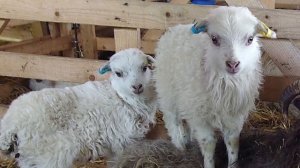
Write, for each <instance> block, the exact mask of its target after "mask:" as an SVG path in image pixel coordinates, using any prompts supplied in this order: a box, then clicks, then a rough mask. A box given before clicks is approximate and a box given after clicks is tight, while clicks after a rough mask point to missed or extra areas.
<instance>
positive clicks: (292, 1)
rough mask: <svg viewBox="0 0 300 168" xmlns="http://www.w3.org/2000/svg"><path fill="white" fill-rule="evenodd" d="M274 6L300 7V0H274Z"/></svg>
mask: <svg viewBox="0 0 300 168" xmlns="http://www.w3.org/2000/svg"><path fill="white" fill-rule="evenodd" d="M275 7H276V8H285V9H300V0H276V4H275Z"/></svg>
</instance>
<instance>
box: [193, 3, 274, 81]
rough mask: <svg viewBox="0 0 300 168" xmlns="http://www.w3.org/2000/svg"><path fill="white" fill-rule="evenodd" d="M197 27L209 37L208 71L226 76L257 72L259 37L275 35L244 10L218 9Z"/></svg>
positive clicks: (234, 8)
mask: <svg viewBox="0 0 300 168" xmlns="http://www.w3.org/2000/svg"><path fill="white" fill-rule="evenodd" d="M195 26H197V27H198V28H202V29H203V30H204V32H206V33H207V35H208V38H209V42H208V45H207V57H206V58H205V59H206V60H205V61H206V64H205V66H206V67H205V68H206V69H210V70H212V71H216V72H218V73H222V74H225V75H233V74H238V73H242V72H249V71H250V72H251V70H253V69H255V68H256V67H257V64H258V63H259V62H260V56H261V51H260V45H259V42H258V36H259V34H262V33H265V34H266V33H271V35H270V36H274V35H275V36H276V34H275V33H274V32H272V31H271V30H270V29H268V28H267V27H266V26H265V25H264V24H263V23H262V22H261V21H259V20H258V19H257V18H256V17H255V16H254V15H253V14H252V13H251V12H250V11H249V9H248V8H245V7H225V6H224V7H218V8H216V9H214V10H212V11H211V12H210V13H209V15H208V17H207V18H206V19H205V20H204V21H202V22H199V23H197V24H196V25H195ZM272 33H273V34H272Z"/></svg>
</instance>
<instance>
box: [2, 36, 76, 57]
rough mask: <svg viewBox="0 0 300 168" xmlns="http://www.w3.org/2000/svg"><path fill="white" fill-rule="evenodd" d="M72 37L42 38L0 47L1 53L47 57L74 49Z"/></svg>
mask: <svg viewBox="0 0 300 168" xmlns="http://www.w3.org/2000/svg"><path fill="white" fill-rule="evenodd" d="M71 40H72V38H71V36H66V37H57V38H54V39H53V38H51V37H49V36H48V37H41V38H36V39H33V40H28V41H23V42H19V43H12V44H7V45H3V46H0V51H9V52H18V53H28V54H41V55H47V54H50V53H51V52H58V51H63V50H67V49H71V48H72V43H71Z"/></svg>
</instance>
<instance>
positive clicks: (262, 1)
mask: <svg viewBox="0 0 300 168" xmlns="http://www.w3.org/2000/svg"><path fill="white" fill-rule="evenodd" d="M225 1H226V2H227V4H228V5H230V6H247V7H249V8H267V9H274V8H275V0H246V1H241V0H225Z"/></svg>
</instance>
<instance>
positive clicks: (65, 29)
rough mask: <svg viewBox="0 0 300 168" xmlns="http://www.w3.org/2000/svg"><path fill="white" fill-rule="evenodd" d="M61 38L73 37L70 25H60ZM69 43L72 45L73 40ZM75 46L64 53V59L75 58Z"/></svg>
mask: <svg viewBox="0 0 300 168" xmlns="http://www.w3.org/2000/svg"><path fill="white" fill-rule="evenodd" d="M59 29H60V36H61V37H64V36H71V35H72V30H71V29H72V25H71V24H70V23H61V24H59ZM69 43H70V44H71V45H72V39H70V41H69ZM72 47H73V46H71V48H70V49H68V50H64V51H63V56H64V57H74V51H73V48H72Z"/></svg>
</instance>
